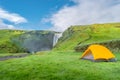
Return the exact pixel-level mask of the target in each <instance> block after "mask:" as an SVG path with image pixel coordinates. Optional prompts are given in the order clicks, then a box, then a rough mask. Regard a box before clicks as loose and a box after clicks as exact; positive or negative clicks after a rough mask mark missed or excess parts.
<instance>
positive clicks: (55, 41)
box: [53, 33, 62, 46]
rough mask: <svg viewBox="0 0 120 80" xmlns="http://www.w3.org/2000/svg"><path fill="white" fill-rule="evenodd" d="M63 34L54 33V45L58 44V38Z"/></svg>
mask: <svg viewBox="0 0 120 80" xmlns="http://www.w3.org/2000/svg"><path fill="white" fill-rule="evenodd" d="M61 36H62V33H55V34H54V38H53V46H55V45H56V43H57V42H58V39H59V38H60V37H61Z"/></svg>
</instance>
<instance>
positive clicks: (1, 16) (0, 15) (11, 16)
mask: <svg viewBox="0 0 120 80" xmlns="http://www.w3.org/2000/svg"><path fill="white" fill-rule="evenodd" d="M4 20H7V21H8V22H12V25H10V24H6V23H4ZM25 22H27V20H26V19H25V18H24V17H22V16H20V15H19V14H16V13H10V12H8V11H6V10H4V9H2V8H0V29H13V28H15V27H14V24H19V23H25Z"/></svg>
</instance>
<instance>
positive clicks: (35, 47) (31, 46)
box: [0, 30, 54, 53]
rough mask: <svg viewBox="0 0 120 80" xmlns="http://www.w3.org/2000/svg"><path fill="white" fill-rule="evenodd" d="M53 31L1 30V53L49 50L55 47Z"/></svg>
mask: <svg viewBox="0 0 120 80" xmlns="http://www.w3.org/2000/svg"><path fill="white" fill-rule="evenodd" d="M53 37H54V32H53V31H42V30H34V31H25V30H0V39H1V40H0V53H21V52H36V51H40V50H49V49H51V48H52V47H53Z"/></svg>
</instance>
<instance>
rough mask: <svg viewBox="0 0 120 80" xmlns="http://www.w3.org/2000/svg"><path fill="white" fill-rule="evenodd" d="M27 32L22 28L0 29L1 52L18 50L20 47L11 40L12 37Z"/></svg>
mask: <svg viewBox="0 0 120 80" xmlns="http://www.w3.org/2000/svg"><path fill="white" fill-rule="evenodd" d="M23 33H25V31H22V30H0V53H7V52H17V50H18V49H19V48H18V47H17V46H16V45H15V44H13V43H12V42H11V38H12V37H17V36H19V35H21V34H23Z"/></svg>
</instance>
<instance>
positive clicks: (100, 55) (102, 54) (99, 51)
mask: <svg viewBox="0 0 120 80" xmlns="http://www.w3.org/2000/svg"><path fill="white" fill-rule="evenodd" d="M81 58H82V59H88V60H92V61H115V56H114V55H113V54H112V52H111V51H110V50H108V49H107V48H106V47H104V46H102V45H91V46H89V47H88V49H87V50H86V51H85V52H84V53H83V55H82V57H81Z"/></svg>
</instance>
